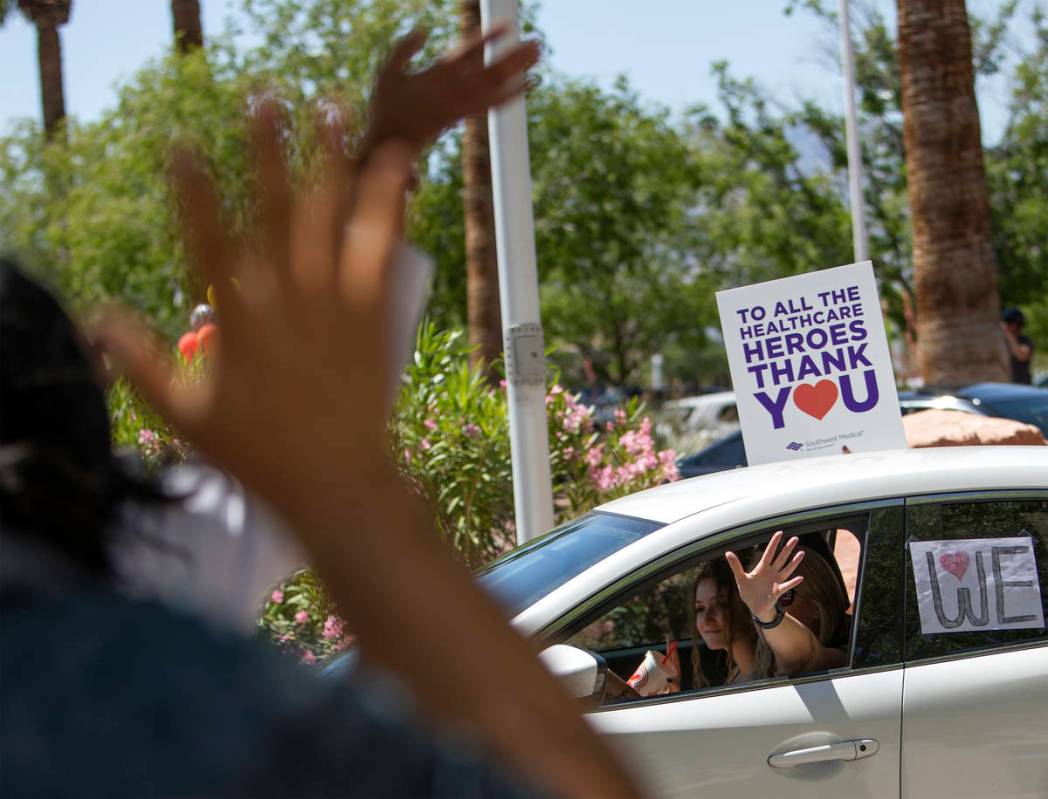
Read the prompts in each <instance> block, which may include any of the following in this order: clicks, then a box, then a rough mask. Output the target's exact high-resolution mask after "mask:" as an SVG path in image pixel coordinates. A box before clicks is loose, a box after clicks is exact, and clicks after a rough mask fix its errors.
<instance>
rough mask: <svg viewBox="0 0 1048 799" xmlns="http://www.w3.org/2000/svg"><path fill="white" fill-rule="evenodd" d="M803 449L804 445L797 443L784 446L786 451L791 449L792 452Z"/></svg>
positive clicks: (792, 442) (793, 442)
mask: <svg viewBox="0 0 1048 799" xmlns="http://www.w3.org/2000/svg"><path fill="white" fill-rule="evenodd" d="M803 448H804V445H803V444H801V443H799V442H797V441H791V442H790V443H789V444H787V445H786V449H792V450H793V451H794V452H800V451H801V450H802V449H803Z"/></svg>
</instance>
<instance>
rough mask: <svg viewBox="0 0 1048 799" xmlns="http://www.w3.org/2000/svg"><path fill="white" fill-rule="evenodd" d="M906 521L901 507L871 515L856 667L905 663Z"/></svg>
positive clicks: (862, 589)
mask: <svg viewBox="0 0 1048 799" xmlns="http://www.w3.org/2000/svg"><path fill="white" fill-rule="evenodd" d="M904 521H905V512H904V510H903V507H902V505H901V504H900V505H895V506H892V507H886V508H878V509H876V510H874V511H873V512H872V513H871V514H870V526H869V533H868V534H867V536H866V553H865V558H864V560H863V573H862V586H861V590H860V591H859V592H858V593H859V596H858V609H857V612H858V621H859V627H858V630H857V633H856V636H855V650H854V652H853V653H852V667H853V668H856V669H861V668H873V667H877V666H890V665H893V664H896V663H901V662H902V659H903V658H902V641H903V626H902V610H903V573H904V572H903V562H902V561H903V531H904V529H905V525H904Z"/></svg>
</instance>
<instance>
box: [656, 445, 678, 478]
mask: <svg viewBox="0 0 1048 799" xmlns="http://www.w3.org/2000/svg"><path fill="white" fill-rule="evenodd" d="M659 463H660V464H661V465H662V478H663V479H664V480H669V481H670V482H672V481H674V480H680V470H679V469H678V468H677V453H676V452H674V451H673V450H672V449H664V450H662V451H661V452H660V453H659Z"/></svg>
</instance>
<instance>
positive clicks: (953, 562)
mask: <svg viewBox="0 0 1048 799" xmlns="http://www.w3.org/2000/svg"><path fill="white" fill-rule="evenodd" d="M968 563H969V558H968V553H967V552H944V553H943V554H941V555H940V556H939V565H940V566H942V567H943V568H944V569H946V571H948V572H949V573H950V574H952V575H953V576H954V577H956V578H957V580H958V582H960V581H961V580H963V579H964V575H965V574H967V572H968Z"/></svg>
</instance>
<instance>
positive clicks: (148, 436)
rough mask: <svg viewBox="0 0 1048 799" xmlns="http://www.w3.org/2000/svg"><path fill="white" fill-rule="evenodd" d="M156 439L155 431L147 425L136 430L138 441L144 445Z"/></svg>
mask: <svg viewBox="0 0 1048 799" xmlns="http://www.w3.org/2000/svg"><path fill="white" fill-rule="evenodd" d="M155 441H156V433H154V432H153V431H152V430H150V429H149V428H147V427H144V428H142V429H141V430H139V431H138V443H139V444H140V445H141V446H143V447H145V446H148V445H149V444H152V443H154V442H155Z"/></svg>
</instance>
